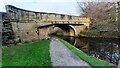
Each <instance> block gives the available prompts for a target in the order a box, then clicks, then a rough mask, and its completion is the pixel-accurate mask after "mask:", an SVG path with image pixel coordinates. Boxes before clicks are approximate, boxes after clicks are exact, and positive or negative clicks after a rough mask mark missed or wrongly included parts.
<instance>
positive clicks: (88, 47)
mask: <svg viewBox="0 0 120 68" xmlns="http://www.w3.org/2000/svg"><path fill="white" fill-rule="evenodd" d="M63 39H64V40H66V41H68V42H69V43H71V44H74V45H75V47H77V48H78V49H80V50H82V51H84V52H85V53H87V54H88V55H90V56H95V57H96V58H100V59H102V60H105V61H108V62H111V63H114V64H118V61H119V60H120V42H119V41H118V39H103V38H75V37H63Z"/></svg>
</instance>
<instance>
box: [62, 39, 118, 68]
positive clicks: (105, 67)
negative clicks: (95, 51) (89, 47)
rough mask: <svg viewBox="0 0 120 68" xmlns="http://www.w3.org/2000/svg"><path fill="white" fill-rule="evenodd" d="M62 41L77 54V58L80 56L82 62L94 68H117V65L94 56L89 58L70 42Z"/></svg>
mask: <svg viewBox="0 0 120 68" xmlns="http://www.w3.org/2000/svg"><path fill="white" fill-rule="evenodd" d="M60 41H61V42H62V43H63V44H64V45H65V46H67V47H68V48H69V49H70V50H71V51H72V52H73V53H75V54H76V55H77V56H79V57H80V58H81V59H82V60H84V61H86V62H88V63H89V64H90V65H91V66H92V67H93V68H99V67H100V68H101V67H102V68H117V67H116V65H113V64H110V63H108V62H106V61H103V60H100V59H97V58H95V57H92V56H88V55H87V54H85V53H84V52H82V51H81V50H79V49H77V48H76V47H74V46H72V45H71V44H69V43H68V42H66V41H64V40H62V39H60Z"/></svg>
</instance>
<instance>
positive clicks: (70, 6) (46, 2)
mask: <svg viewBox="0 0 120 68" xmlns="http://www.w3.org/2000/svg"><path fill="white" fill-rule="evenodd" d="M85 1H86V2H87V1H88V2H90V1H98V0H0V12H5V11H6V10H5V5H8V4H9V5H13V6H16V7H18V8H22V9H26V10H31V11H38V12H48V13H59V14H68V15H76V16H79V15H80V14H81V12H80V11H79V9H78V5H77V2H85ZM109 1H110V0H109ZM111 1H113V0H111Z"/></svg>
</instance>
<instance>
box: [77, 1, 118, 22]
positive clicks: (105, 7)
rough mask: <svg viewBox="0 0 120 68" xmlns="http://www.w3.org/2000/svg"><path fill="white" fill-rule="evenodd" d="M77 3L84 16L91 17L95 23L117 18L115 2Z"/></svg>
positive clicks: (112, 20)
mask: <svg viewBox="0 0 120 68" xmlns="http://www.w3.org/2000/svg"><path fill="white" fill-rule="evenodd" d="M77 4H78V8H79V10H80V11H82V16H87V17H90V18H91V19H92V21H93V23H109V22H114V21H115V19H116V8H115V7H116V6H115V3H114V2H113V3H110V2H77Z"/></svg>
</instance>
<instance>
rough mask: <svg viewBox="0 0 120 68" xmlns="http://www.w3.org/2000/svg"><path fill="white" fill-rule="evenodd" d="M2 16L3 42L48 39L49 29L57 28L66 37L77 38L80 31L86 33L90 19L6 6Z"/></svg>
mask: <svg viewBox="0 0 120 68" xmlns="http://www.w3.org/2000/svg"><path fill="white" fill-rule="evenodd" d="M1 14H2V24H3V29H2V33H3V36H2V38H3V42H5V41H9V42H8V43H12V42H13V41H12V40H15V41H21V42H25V41H32V40H36V39H45V38H47V37H48V33H49V32H50V31H51V30H50V29H51V28H53V27H58V28H60V29H62V30H64V31H66V35H68V36H78V35H79V34H80V32H81V31H84V32H87V31H88V29H89V26H90V23H91V21H90V18H87V17H82V16H71V15H65V14H57V13H46V12H34V11H29V10H24V9H21V8H17V7H14V6H12V5H6V12H5V13H1Z"/></svg>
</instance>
